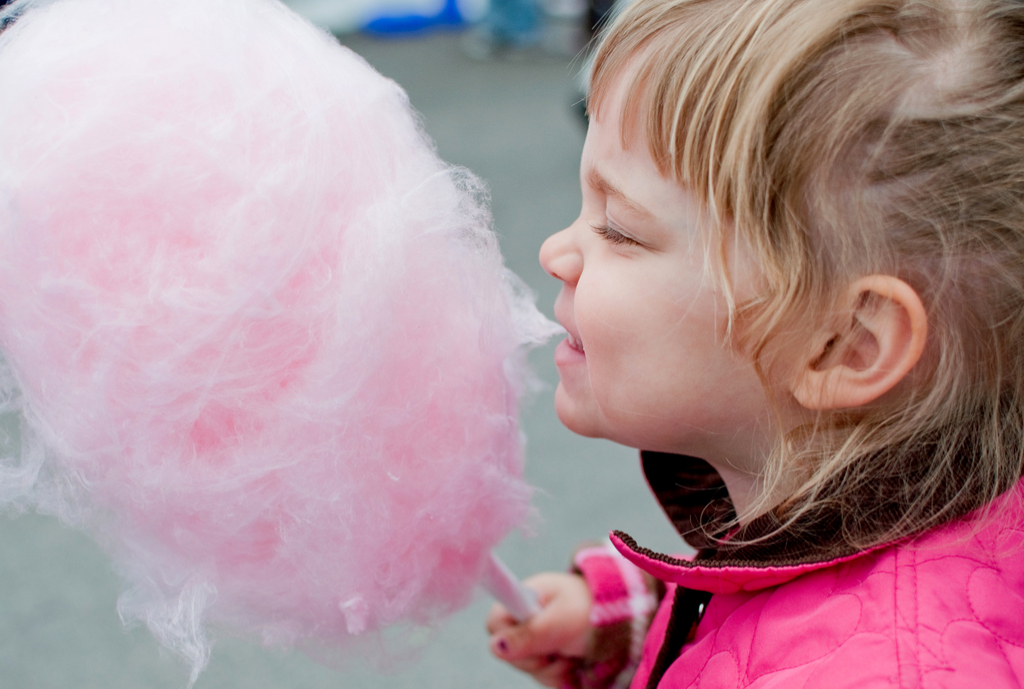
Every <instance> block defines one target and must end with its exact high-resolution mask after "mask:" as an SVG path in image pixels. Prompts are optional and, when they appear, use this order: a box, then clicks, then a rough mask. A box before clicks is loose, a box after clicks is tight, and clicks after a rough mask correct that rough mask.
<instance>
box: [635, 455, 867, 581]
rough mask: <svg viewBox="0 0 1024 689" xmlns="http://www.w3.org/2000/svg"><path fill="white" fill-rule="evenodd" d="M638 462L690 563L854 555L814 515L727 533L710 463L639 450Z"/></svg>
mask: <svg viewBox="0 0 1024 689" xmlns="http://www.w3.org/2000/svg"><path fill="white" fill-rule="evenodd" d="M640 458H641V461H642V463H643V469H644V474H645V475H646V476H647V482H648V484H650V486H651V490H652V491H653V492H654V495H655V497H656V498H657V499H658V502H660V503H661V506H662V509H664V510H665V514H666V515H667V516H668V518H669V520H670V521H671V522H672V524H673V525H674V526H675V528H676V531H678V532H679V534H680V535H681V536H682V537H683V539H684V540H685V541H686V542H687V543H689V544H690V545H691V546H693V547H694V548H696V549H697V557H696V558H695V559H694V560H695V562H697V561H699V562H700V565H701V566H702V567H716V568H718V567H765V566H777V567H778V566H781V567H787V566H797V565H806V564H811V563H817V562H831V561H833V560H837V559H840V558H843V557H848V556H850V555H853V554H855V553H857V552H858V550H857V549H856V548H853V547H851V546H850V545H849V544H848V543H846V542H845V541H844V539H843V538H842V536H841V534H842V529H841V526H840V520H839V519H838V517H836V518H830V517H829V516H828V515H818V516H819V518H818V519H816V520H815V522H814V523H811V524H794V525H790V526H788V527H787V529H786V531H785V532H781V533H780V532H779V531H778V529H779V525H780V524H779V521H778V519H776V518H775V515H773V514H770V513H769V514H765V515H762V516H761V517H758V518H757V519H755V520H754V521H752V522H751V523H750V524H748V525H747V526H745V527H742V528H740V529H738V530H736V531H735V533H733V534H731V535H730V534H727V532H726V527H727V525H728V524H729V523H730V522H731V521H732V520H733V519H735V517H736V511H735V509H734V508H733V504H732V499H731V498H730V497H729V493H728V491H727V490H726V488H725V482H724V481H722V477H721V476H719V475H718V472H717V471H715V470H714V468H712V466H711V465H710V464H708V463H707V462H705V461H704V460H702V459H698V458H697V457H689V456H686V455H673V454H668V453H663V452H649V451H643V452H641V453H640ZM617 535H618V536H619V537H620V538H621V539H622V540H623V542H624V543H626V544H627V545H629V547H630V548H631V549H634V550H635V551H636V552H638V553H641V554H643V555H645V556H647V557H650V558H654V559H656V560H661V561H663V562H666V563H668V564H673V565H676V564H678V565H680V566H683V567H691V566H693V564H691V563H690V562H688V561H684V560H679V559H678V558H672V557H670V556H668V555H662V554H660V553H655V552H654V551H651V550H648V549H646V548H641V547H639V546H637V544H636V541H634V540H633V539H632V538H630V537H629V536H628V535H626V534H622V533H618V534H617ZM727 536H728V538H726V537H727ZM729 541H733V542H736V543H737V544H736V545H731V544H730V543H729ZM750 541H756V542H754V543H750Z"/></svg>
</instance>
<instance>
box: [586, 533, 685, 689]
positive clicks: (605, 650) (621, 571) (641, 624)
mask: <svg viewBox="0 0 1024 689" xmlns="http://www.w3.org/2000/svg"><path fill="white" fill-rule="evenodd" d="M573 565H574V569H575V571H576V572H577V573H579V574H581V575H582V576H583V578H584V579H585V580H586V582H587V585H588V586H589V587H590V591H591V593H592V594H593V596H594V605H593V607H592V608H591V610H590V623H591V624H592V625H593V627H594V637H593V640H592V642H591V647H590V649H588V652H587V657H586V658H585V659H584V660H583V661H581V662H580V664H579V666H578V667H577V668H576V669H575V671H574V672H573V673H572V676H571V677H570V679H569V685H568V686H570V687H572V688H573V689H625V688H626V687H628V686H629V682H630V680H631V679H632V678H633V673H634V672H636V668H637V665H638V664H639V662H640V654H641V652H642V651H643V642H644V637H645V636H646V634H647V627H648V625H649V624H650V622H651V617H652V616H653V615H654V613H655V611H656V610H657V608H658V603H659V601H660V600H661V597H662V596H663V595H664V591H665V589H664V585H663V584H662V583H661V582H660V581H658V580H656V579H654V578H653V577H650V576H648V575H647V574H645V573H644V572H641V571H640V570H639V569H637V568H636V567H635V566H634V565H633V564H632V563H630V562H629V561H627V560H626V559H625V558H623V557H622V555H620V554H619V552H618V551H617V550H616V549H615V548H614V547H613V546H612V544H611V543H610V542H605V543H604V544H602V545H598V546H594V547H588V548H583V549H581V550H579V551H577V553H576V555H575V557H574V558H573Z"/></svg>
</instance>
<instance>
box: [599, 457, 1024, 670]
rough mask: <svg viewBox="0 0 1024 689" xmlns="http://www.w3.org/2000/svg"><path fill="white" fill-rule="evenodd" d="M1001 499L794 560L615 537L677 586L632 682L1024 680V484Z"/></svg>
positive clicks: (632, 556) (631, 557)
mask: <svg viewBox="0 0 1024 689" xmlns="http://www.w3.org/2000/svg"><path fill="white" fill-rule="evenodd" d="M645 461H646V458H645ZM649 473H650V472H649ZM653 486H654V484H653V483H652V487H653ZM655 490H656V492H658V491H657V488H656V489H655ZM659 497H663V496H662V495H659ZM997 505H998V507H999V508H1002V509H1001V510H997V511H996V512H995V514H996V518H989V519H987V520H986V521H985V522H984V523H980V524H979V523H977V522H974V521H971V520H961V521H958V522H954V523H951V524H948V525H946V526H943V527H940V528H938V529H935V530H933V531H930V532H928V533H926V534H923V535H921V536H919V537H917V538H915V539H912V540H909V541H904V542H900V543H896V544H890V545H886V546H882V547H878V548H875V549H873V550H869V551H864V552H856V553H852V554H848V555H846V556H843V557H836V558H825V559H820V560H814V559H813V558H811V559H809V560H808V558H803V559H804V560H807V561H800V562H795V563H786V562H778V561H776V562H771V561H749V562H736V561H727V562H716V561H714V560H711V561H697V562H694V561H691V560H690V559H678V558H673V557H668V556H665V555H660V554H657V553H653V552H651V551H648V550H646V549H643V548H640V547H639V546H637V545H636V544H635V542H633V541H632V539H630V538H629V537H628V536H626V535H625V534H618V533H617V534H614V535H613V537H612V542H613V544H614V546H615V547H616V548H617V549H618V550H619V551H620V552H621V554H622V555H623V556H624V557H625V558H626V559H627V560H628V561H630V562H632V563H633V564H634V565H636V567H638V568H640V570H642V571H644V572H646V573H648V574H650V575H652V576H654V577H656V578H657V579H659V580H661V581H663V582H665V583H666V584H668V593H667V595H666V596H665V597H664V599H663V601H662V604H661V606H660V608H659V609H658V611H657V613H656V615H655V616H654V619H653V621H652V623H651V626H650V630H649V632H648V634H647V638H646V641H645V643H644V650H643V655H642V657H641V659H640V664H639V669H638V670H637V672H636V675H635V676H634V678H633V682H632V684H631V687H633V689H642V688H645V687H662V688H664V689H677V688H682V687H694V688H698V687H699V689H718V688H723V689H724V688H726V687H728V688H729V689H734V688H736V687H751V688H754V687H756V688H758V689H762V688H763V689H767V688H768V687H784V688H785V689H798V688H799V689H809V688H811V687H821V688H822V689H826V688H827V689H841V688H843V687H857V688H858V689H865V688H871V687H908V688H909V687H927V688H932V687H935V688H938V687H943V688H952V687H964V688H971V689H1002V688H1004V687H1021V686H1024V482H1022V483H1019V484H1018V485H1017V486H1016V488H1015V489H1013V490H1011V491H1009V492H1008V493H1007V494H1005V495H1004V496H1002V497H1001V498H1000V499H999V500H998V501H997ZM666 509H667V511H668V512H669V514H670V516H672V509H671V505H669V506H667V508H666ZM812 550H813V549H812ZM797 559H800V558H797ZM708 594H710V596H709V595H708ZM595 597H596V599H597V600H598V601H601V600H602V599H607V598H608V596H607V594H606V593H605V592H602V591H600V590H598V591H595ZM708 598H710V601H709V602H708ZM674 603H675V606H676V611H675V613H674V614H673V610H672V608H673V604H674ZM704 603H706V609H704V610H703V616H702V617H700V610H701V606H702V604H704ZM598 607H600V606H598ZM698 619H699V622H698ZM670 620H671V623H670ZM673 644H675V646H674V647H673ZM659 654H661V655H662V658H661V659H660V660H659Z"/></svg>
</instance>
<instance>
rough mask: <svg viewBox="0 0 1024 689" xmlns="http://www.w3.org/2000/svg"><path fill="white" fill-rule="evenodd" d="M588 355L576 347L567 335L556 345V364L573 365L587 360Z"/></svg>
mask: <svg viewBox="0 0 1024 689" xmlns="http://www.w3.org/2000/svg"><path fill="white" fill-rule="evenodd" d="M586 360H587V355H586V354H584V353H583V350H581V349H579V348H578V347H574V346H573V345H572V343H571V342H570V339H569V338H568V337H567V338H565V339H564V340H562V341H561V342H559V343H558V346H557V347H555V366H571V365H573V364H579V363H583V362H586Z"/></svg>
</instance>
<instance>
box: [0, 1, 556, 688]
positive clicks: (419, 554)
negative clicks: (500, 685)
mask: <svg viewBox="0 0 1024 689" xmlns="http://www.w3.org/2000/svg"><path fill="white" fill-rule="evenodd" d="M12 15H14V16H17V15H20V16H19V17H18V18H17V20H16V21H14V23H13V24H11V25H10V27H9V28H8V29H7V30H6V31H5V32H4V33H3V34H0V133H2V136H0V348H2V350H3V353H4V358H5V363H4V365H3V368H2V369H0V384H2V387H3V390H2V391H0V392H2V394H3V399H5V400H6V403H5V405H6V406H5V407H4V408H5V409H6V410H7V412H8V413H10V414H18V415H19V418H20V441H17V439H16V440H15V441H14V442H13V443H12V444H13V445H17V447H16V448H14V449H13V450H12V451H11V452H9V453H8V455H9V456H8V457H7V458H6V459H4V460H0V502H3V503H7V504H10V505H14V506H16V507H19V508H26V507H34V508H36V509H39V510H40V511H43V512H48V513H54V514H57V515H59V516H60V517H61V518H62V519H64V520H65V521H67V522H69V523H71V524H73V525H76V526H79V527H81V528H84V529H87V530H88V531H89V532H90V533H92V534H93V535H94V536H95V537H96V538H97V539H98V540H99V541H100V543H101V544H102V545H103V546H104V547H105V548H106V549H107V550H108V551H109V552H110V553H111V555H112V557H113V558H114V561H115V563H116V566H117V568H118V570H119V571H120V572H121V573H122V575H123V576H124V578H125V580H126V584H127V586H126V591H125V593H124V595H123V596H122V598H121V600H120V603H119V610H120V612H121V614H122V616H123V617H124V618H125V619H126V620H129V621H131V620H142V621H145V622H146V624H147V625H148V626H149V627H150V629H151V630H152V631H153V632H154V634H155V635H156V636H157V637H158V638H159V639H160V640H161V641H162V642H163V643H165V644H166V645H168V646H169V647H171V648H173V649H174V650H175V651H177V652H178V653H180V654H182V655H183V656H185V657H186V659H187V660H188V661H189V662H190V663H191V664H192V667H193V680H194V678H195V676H196V675H197V674H198V672H199V671H200V670H201V669H202V667H203V665H204V664H205V662H206V659H207V657H208V654H209V647H210V644H209V640H208V638H207V635H206V632H205V625H206V622H207V621H211V622H214V623H217V624H219V625H222V626H226V627H227V628H229V629H234V630H238V631H241V632H243V633H257V634H259V635H261V636H262V638H263V639H264V640H265V641H267V642H268V643H281V644H307V643H308V644H313V645H320V644H328V645H331V644H343V643H344V642H345V640H346V639H348V638H349V637H351V636H353V635H359V634H361V633H363V632H366V631H370V630H378V629H381V628H382V627H384V626H386V625H390V624H393V623H396V622H402V621H407V622H412V623H423V624H426V623H430V622H432V621H434V620H436V619H438V618H439V617H441V616H443V615H445V614H446V613H449V612H451V611H452V610H454V609H456V608H458V607H459V606H461V605H463V604H465V603H466V602H467V601H468V598H469V596H470V592H471V590H472V587H473V586H474V584H475V583H476V581H477V579H478V578H479V576H480V573H481V571H482V569H483V567H484V564H485V561H486V559H487V554H488V552H489V550H490V549H491V548H492V547H493V546H494V545H495V544H496V543H497V542H498V541H500V540H501V539H502V538H503V537H504V536H505V535H506V534H507V533H508V532H509V531H510V530H511V529H512V528H514V527H515V526H516V525H518V524H520V523H521V522H522V520H523V519H524V517H525V515H526V514H527V511H528V500H529V489H528V488H527V486H526V485H525V484H524V482H523V481H522V478H521V475H522V448H521V440H520V434H519V429H518V425H517V404H518V397H519V394H520V393H521V392H522V390H523V387H524V385H525V381H526V377H527V374H526V370H525V368H524V364H523V352H524V347H525V346H528V345H530V344H536V343H538V342H540V341H542V340H543V339H545V338H546V337H547V336H548V335H550V334H551V332H552V327H553V326H552V325H551V324H550V323H549V322H547V321H546V320H545V319H544V318H543V317H542V316H540V314H539V313H538V312H537V311H536V309H535V308H534V307H533V303H532V297H530V295H529V294H528V293H527V291H526V290H525V289H524V288H523V287H522V286H521V285H520V283H519V282H518V280H517V279H516V278H515V277H514V276H513V275H511V274H510V273H509V272H508V271H507V270H506V269H505V268H504V267H503V265H502V260H501V256H500V253H499V249H498V244H497V240H496V238H495V236H494V235H493V233H492V232H491V231H490V229H489V224H490V218H489V214H488V212H487V209H486V207H485V205H484V204H483V202H482V197H483V192H482V189H481V186H480V183H479V182H478V181H477V180H476V179H475V178H474V177H472V175H470V174H469V173H468V172H466V171H464V170H460V169H457V168H452V167H450V166H447V165H446V164H444V163H443V162H442V161H440V160H439V159H438V157H437V155H436V154H435V152H434V150H433V148H432V145H431V143H430V142H429V140H428V139H427V138H426V137H425V136H424V134H423V133H422V132H421V130H420V128H419V126H418V123H417V120H416V117H415V114H414V113H413V112H412V110H411V108H410V106H409V104H408V101H407V99H406V96H405V94H404V93H403V92H402V91H401V89H399V88H398V86H396V85H395V84H394V83H393V82H391V81H390V80H388V79H385V78H384V77H382V76H380V75H379V74H377V73H376V72H374V71H373V70H372V69H371V68H370V67H369V66H368V65H367V64H366V63H365V62H364V61H363V60H362V59H360V58H359V57H357V56H356V55H354V54H353V53H351V52H350V51H348V50H347V49H344V48H342V47H340V46H339V45H338V44H337V43H336V42H335V41H334V40H333V39H332V38H331V37H330V36H328V35H326V34H323V33H321V32H319V31H318V30H316V29H314V28H313V27H311V26H310V25H308V24H307V23H305V22H304V21H303V20H301V19H299V18H298V17H296V16H295V15H293V14H292V13H291V12H290V11H289V10H287V9H286V8H285V7H284V6H282V5H280V4H279V3H277V2H275V1H273V0H174V1H173V2H170V1H168V0H56V1H50V2H28V3H25V2H19V3H16V4H15V5H14V6H13V9H8V10H7V11H6V16H12Z"/></svg>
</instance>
